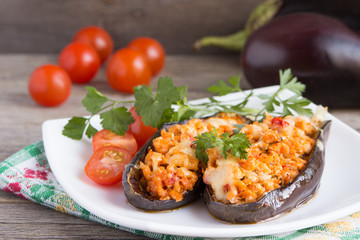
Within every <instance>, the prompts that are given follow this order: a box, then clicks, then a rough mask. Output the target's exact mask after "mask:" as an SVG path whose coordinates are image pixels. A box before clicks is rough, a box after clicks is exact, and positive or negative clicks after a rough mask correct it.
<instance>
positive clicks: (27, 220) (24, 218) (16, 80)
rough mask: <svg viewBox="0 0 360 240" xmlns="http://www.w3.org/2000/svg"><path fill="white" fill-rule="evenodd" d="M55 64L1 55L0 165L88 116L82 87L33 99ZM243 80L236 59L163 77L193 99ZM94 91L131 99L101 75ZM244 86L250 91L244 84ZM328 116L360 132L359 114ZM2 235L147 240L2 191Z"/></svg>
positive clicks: (181, 59) (189, 65) (190, 62)
mask: <svg viewBox="0 0 360 240" xmlns="http://www.w3.org/2000/svg"><path fill="white" fill-rule="evenodd" d="M56 58H57V57H56V55H39V54H33V55H29V54H7V55H5V54H3V55H0V132H1V135H0V162H1V161H3V160H5V159H6V158H7V157H8V156H10V155H12V154H13V153H15V152H17V151H18V150H20V149H21V148H23V147H25V146H27V145H29V144H31V143H33V142H35V141H38V140H40V139H41V125H42V123H43V122H44V121H45V120H48V119H54V118H62V117H70V116H73V115H85V114H86V113H87V112H86V111H85V110H84V109H83V107H82V106H81V103H80V102H81V99H82V98H83V97H84V96H85V89H84V85H74V86H73V89H72V94H71V97H70V98H69V100H68V101H67V102H66V103H65V104H64V105H62V106H60V107H57V108H44V107H41V106H39V105H37V104H36V103H34V102H33V101H32V100H31V99H30V97H29V95H28V92H27V82H28V78H29V76H30V74H31V72H32V71H33V70H34V69H35V68H36V67H38V66H40V65H42V64H45V63H56ZM239 74H241V69H240V67H239V64H238V57H237V56H216V57H215V56H190V55H174V56H169V57H168V58H167V62H166V67H165V69H164V71H163V72H162V73H161V75H167V76H171V77H172V78H173V79H174V82H175V84H176V85H178V86H180V85H187V86H188V87H189V96H190V99H196V98H201V97H206V96H209V94H208V93H206V91H205V88H206V87H207V86H209V85H211V84H213V83H215V82H216V81H217V80H219V79H223V80H226V79H228V78H229V77H230V76H232V75H239ZM155 82H156V80H155V79H154V80H153V83H155ZM91 85H93V86H95V87H97V88H98V89H99V90H100V91H102V92H104V93H105V94H106V95H108V96H110V97H112V98H117V99H132V98H133V96H132V95H126V94H121V93H118V92H115V91H113V90H112V89H111V88H110V87H109V85H108V84H107V82H106V78H105V73H104V70H103V69H102V70H101V71H100V72H99V74H98V75H97V76H96V78H95V79H94V80H93V82H91ZM242 85H243V87H244V88H247V87H249V85H248V84H247V83H246V82H243V83H242ZM330 112H331V113H332V114H334V115H335V116H337V117H338V118H339V119H341V120H342V121H344V122H345V123H346V124H348V125H350V126H351V127H352V128H354V129H355V130H356V131H358V132H360V109H353V110H346V109H338V110H332V109H330ZM0 233H1V234H0V239H29V238H31V239H94V238H101V239H146V238H145V237H140V236H135V235H133V234H130V233H128V232H124V231H119V230H115V229H112V228H109V227H106V226H103V225H100V224H96V223H93V222H89V221H86V220H83V219H79V218H76V217H72V216H69V215H66V214H63V213H60V212H56V211H54V210H52V209H49V208H46V207H44V206H41V205H39V204H36V203H32V202H30V201H26V200H23V199H21V198H19V197H17V196H15V195H13V194H10V193H6V192H4V191H0Z"/></svg>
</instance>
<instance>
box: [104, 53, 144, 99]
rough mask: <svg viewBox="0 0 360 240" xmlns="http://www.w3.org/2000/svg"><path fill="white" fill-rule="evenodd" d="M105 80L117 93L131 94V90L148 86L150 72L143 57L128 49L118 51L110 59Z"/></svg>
mask: <svg viewBox="0 0 360 240" xmlns="http://www.w3.org/2000/svg"><path fill="white" fill-rule="evenodd" d="M106 74H107V80H108V82H109V84H110V86H111V87H112V88H114V89H115V90H117V91H121V92H127V93H133V92H134V91H133V88H134V87H135V86H137V85H141V84H146V85H147V84H149V83H150V80H151V70H150V68H149V65H148V62H147V61H146V59H145V57H144V55H143V54H142V53H141V52H139V51H137V50H133V49H130V48H123V49H120V50H118V51H117V52H116V53H115V54H114V55H113V56H112V57H111V58H110V59H109V63H108V65H107V68H106Z"/></svg>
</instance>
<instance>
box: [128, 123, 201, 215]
mask: <svg viewBox="0 0 360 240" xmlns="http://www.w3.org/2000/svg"><path fill="white" fill-rule="evenodd" d="M188 121H189V120H185V121H181V122H173V123H165V124H164V125H163V126H162V127H161V128H160V129H159V130H158V131H157V132H156V133H155V134H154V135H153V136H152V138H151V139H150V140H148V141H147V142H146V143H145V144H144V146H143V147H142V148H141V149H140V151H139V152H138V153H137V154H136V155H135V156H134V158H133V159H132V160H131V162H130V163H129V164H127V165H126V167H125V170H124V173H123V178H122V185H123V189H124V193H125V196H126V198H127V201H128V203H129V204H130V205H132V206H134V207H135V208H138V209H141V210H145V211H166V210H174V209H176V208H180V207H182V206H184V205H187V204H189V203H190V202H192V201H194V200H196V199H197V198H199V197H200V194H201V193H202V192H203V191H204V183H203V182H202V176H201V173H200V172H199V180H198V181H197V182H196V184H195V186H194V188H193V190H192V191H187V192H186V193H184V195H183V196H184V197H183V200H181V201H178V202H176V201H175V200H157V199H154V198H153V197H152V196H150V195H149V194H148V193H147V191H146V188H145V187H144V186H142V185H141V184H140V179H141V176H142V172H141V170H140V169H139V168H137V165H138V163H139V161H144V159H145V156H146V154H147V152H148V150H149V149H150V148H151V147H152V140H153V139H155V138H157V137H159V136H160V135H161V130H162V129H166V130H167V129H168V128H170V127H171V126H174V125H175V124H184V123H186V122H188Z"/></svg>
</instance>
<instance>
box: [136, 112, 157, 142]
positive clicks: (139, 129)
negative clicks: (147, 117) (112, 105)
mask: <svg viewBox="0 0 360 240" xmlns="http://www.w3.org/2000/svg"><path fill="white" fill-rule="evenodd" d="M130 113H131V115H132V116H133V118H134V119H135V122H133V123H132V124H130V126H129V129H130V132H131V133H132V134H133V135H134V137H135V139H136V141H137V144H138V146H139V148H141V146H142V145H144V143H146V141H147V140H148V139H149V138H151V136H152V135H154V134H155V132H156V131H157V128H153V127H151V126H145V125H144V123H143V121H142V120H141V117H140V116H139V115H138V114H137V113H136V112H135V107H132V108H131V109H130Z"/></svg>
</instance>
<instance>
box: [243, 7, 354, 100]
mask: <svg viewBox="0 0 360 240" xmlns="http://www.w3.org/2000/svg"><path fill="white" fill-rule="evenodd" d="M242 65H243V70H244V74H245V77H246V79H247V80H248V81H249V83H250V84H251V85H252V86H253V87H263V86H269V85H276V84H278V79H279V77H278V71H279V69H287V68H291V70H292V72H293V74H294V75H295V76H297V77H298V79H299V80H300V81H301V82H303V83H305V84H306V93H305V97H308V98H309V99H311V100H313V101H314V102H315V103H320V104H323V105H327V106H329V107H360V37H359V35H358V34H356V33H355V32H353V31H352V30H351V29H349V28H348V27H347V26H346V25H345V24H343V23H341V22H340V21H338V20H336V19H334V18H331V17H327V16H324V15H321V14H315V13H295V14H289V15H285V16H282V17H278V18H276V19H274V20H273V21H271V22H270V23H268V24H266V25H265V26H263V27H261V28H260V29H258V30H257V31H255V32H254V33H253V34H252V35H251V36H250V38H249V39H248V41H247V43H246V45H245V48H244V50H243V53H242Z"/></svg>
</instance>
